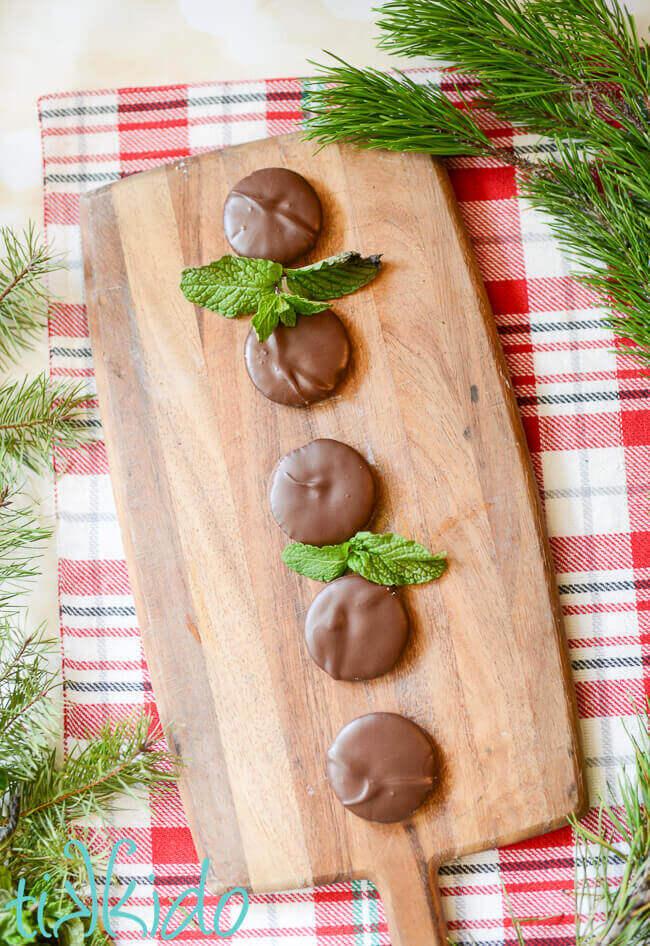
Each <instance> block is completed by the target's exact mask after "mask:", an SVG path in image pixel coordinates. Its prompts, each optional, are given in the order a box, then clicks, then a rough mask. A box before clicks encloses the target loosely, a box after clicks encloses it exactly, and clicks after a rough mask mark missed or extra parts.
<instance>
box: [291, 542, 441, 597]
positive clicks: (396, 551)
mask: <svg viewBox="0 0 650 946" xmlns="http://www.w3.org/2000/svg"><path fill="white" fill-rule="evenodd" d="M282 560H283V561H284V563H285V565H288V566H289V568H291V569H293V571H294V572H298V573H299V574H300V575H306V576H307V578H313V579H315V580H316V581H334V579H335V578H340V577H341V575H343V574H345V572H346V571H347V569H348V568H349V569H350V570H351V571H353V572H357V574H359V575H361V576H362V578H367V579H368V581H374V582H375V583H376V584H378V585H422V584H424V583H425V582H428V581H435V580H436V579H438V578H440V576H441V575H442V573H443V572H444V570H445V568H446V567H447V553H446V552H439V553H438V554H436V555H434V554H433V553H432V552H429V550H428V549H426V548H425V547H424V546H423V545H420V543H419V542H414V541H413V540H412V539H403V538H402V536H401V535H394V534H393V533H392V532H387V533H385V534H384V535H378V534H376V533H374V532H357V534H356V535H354V536H352V538H351V539H350V540H349V541H348V542H342V543H341V544H340V545H323V546H318V545H304V544H303V543H302V542H294V543H293V544H292V545H288V546H287V547H286V548H285V550H284V552H283V553H282Z"/></svg>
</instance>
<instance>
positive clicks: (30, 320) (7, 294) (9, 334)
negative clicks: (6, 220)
mask: <svg viewBox="0 0 650 946" xmlns="http://www.w3.org/2000/svg"><path fill="white" fill-rule="evenodd" d="M62 267H63V259H62V257H61V256H59V255H56V254H53V253H52V250H51V248H50V246H49V245H48V244H47V243H44V242H43V241H42V240H41V239H40V237H39V236H38V234H37V233H36V230H35V227H34V225H33V224H32V223H30V224H29V225H28V226H27V228H26V229H25V231H24V233H23V235H22V238H21V237H18V236H17V235H16V234H15V233H14V232H13V231H12V230H11V229H9V228H8V227H2V228H0V369H2V368H4V367H6V365H7V364H8V363H9V362H11V361H15V360H16V358H17V356H18V355H19V354H20V352H21V351H22V350H23V349H26V348H31V347H32V345H33V342H34V340H35V338H36V337H37V335H38V333H39V332H40V330H41V329H42V328H43V327H44V326H45V325H46V323H47V311H48V300H49V294H48V292H47V289H46V288H45V286H44V285H43V277H44V276H45V275H46V274H47V273H52V272H55V271H56V270H58V269H61V268H62Z"/></svg>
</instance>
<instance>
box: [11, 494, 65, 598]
mask: <svg viewBox="0 0 650 946" xmlns="http://www.w3.org/2000/svg"><path fill="white" fill-rule="evenodd" d="M51 535H52V530H51V529H50V528H48V527H47V526H44V525H43V524H42V523H41V521H40V519H39V516H38V514H37V512H36V511H35V509H34V507H33V505H31V504H29V501H28V499H27V497H25V496H23V495H21V493H20V491H19V490H18V489H12V488H10V486H9V484H5V486H4V487H2V488H0V612H2V611H4V610H5V609H6V608H7V607H8V606H9V604H10V603H11V602H13V601H15V599H16V598H17V597H18V596H19V595H20V594H22V592H23V591H24V590H25V586H26V583H27V582H28V581H29V580H31V579H33V578H36V577H37V576H38V574H39V568H38V560H39V558H40V555H41V551H42V547H43V544H44V543H45V542H46V541H47V540H48V539H49V538H50V536H51Z"/></svg>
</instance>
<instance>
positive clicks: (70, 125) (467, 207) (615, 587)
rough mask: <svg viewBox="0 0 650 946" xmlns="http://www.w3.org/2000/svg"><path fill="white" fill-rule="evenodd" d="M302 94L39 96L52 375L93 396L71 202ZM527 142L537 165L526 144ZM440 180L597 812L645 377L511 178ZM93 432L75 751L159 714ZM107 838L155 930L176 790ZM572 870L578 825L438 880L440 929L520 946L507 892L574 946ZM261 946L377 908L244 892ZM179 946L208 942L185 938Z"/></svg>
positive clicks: (621, 757) (623, 694)
mask: <svg viewBox="0 0 650 946" xmlns="http://www.w3.org/2000/svg"><path fill="white" fill-rule="evenodd" d="M414 77H416V79H417V81H422V82H424V81H429V82H437V83H440V82H442V85H443V88H445V89H446V90H447V91H449V92H450V94H451V85H452V82H451V78H450V76H449V74H444V75H442V76H441V75H440V74H439V73H437V72H434V71H433V70H419V71H416V72H415V73H414ZM455 81H456V83H458V81H459V77H455ZM460 81H461V84H462V83H463V82H464V80H463V79H462V77H461V78H460ZM305 85H306V83H305V81H304V80H300V79H273V80H269V81H254V82H232V83H209V84H201V85H174V86H161V87H158V88H141V89H112V90H107V91H101V92H90V93H65V94H60V95H48V96H45V97H44V98H42V99H41V100H40V102H39V111H40V119H41V127H42V139H43V161H44V189H45V226H46V228H47V236H48V238H49V239H50V240H52V241H53V242H54V244H55V246H56V248H57V249H59V250H65V251H67V253H68V261H69V269H68V271H67V272H66V273H64V274H58V275H57V276H56V277H54V278H53V280H52V283H53V285H52V288H53V289H54V290H55V292H56V293H57V295H58V297H59V299H60V300H61V301H60V302H57V303H56V304H55V305H53V306H52V312H51V321H50V346H51V372H52V375H53V376H54V377H57V378H62V377H63V378H87V379H88V381H89V383H90V384H91V385H92V384H93V364H92V358H91V351H90V344H89V340H88V328H87V324H86V314H85V309H84V297H83V286H82V269H81V252H80V238H79V226H78V223H79V215H78V208H79V195H80V194H81V193H82V192H84V191H86V190H89V189H91V188H94V187H97V186H100V185H102V184H107V183H109V182H110V181H116V180H118V178H120V177H121V176H123V175H125V174H131V173H133V172H134V171H141V170H144V169H146V168H150V167H153V166H155V165H157V164H160V163H163V162H165V161H171V160H175V159H177V158H183V157H186V156H188V155H192V154H196V153H197V152H200V151H204V150H207V149H210V148H217V147H221V146H223V145H230V144H237V143H240V142H244V141H250V140H252V139H256V138H262V137H265V136H267V135H276V134H281V133H283V132H288V131H293V130H296V129H298V128H300V126H301V121H302V113H301V103H302V101H303V96H304V91H305ZM465 85H466V86H467V88H469V86H470V85H471V83H469V82H467V83H465ZM467 88H466V89H465V94H466V93H467ZM470 91H471V90H470ZM491 134H493V135H495V136H496V137H498V138H500V139H502V140H503V141H504V142H508V141H512V129H510V128H507V127H504V126H503V125H498V123H496V122H495V121H492V122H491ZM515 144H516V146H517V147H519V148H522V149H523V150H534V146H533V145H532V144H530V142H528V141H527V140H526V139H524V138H521V137H520V138H518V139H516V140H515ZM448 166H449V169H450V171H451V177H452V182H453V185H454V189H455V191H456V195H457V197H458V200H459V201H460V206H461V209H462V213H463V216H464V218H465V221H466V224H467V227H468V230H469V233H470V235H471V237H472V240H473V243H474V247H475V250H476V254H477V256H478V260H479V263H480V266H481V270H482V274H483V278H484V280H485V284H486V286H487V291H488V293H489V295H490V299H491V301H492V306H493V309H494V314H495V318H496V321H497V324H498V327H499V332H500V335H501V340H502V343H503V346H504V349H505V353H506V356H507V359H508V364H509V366H510V371H511V373H512V378H513V381H514V384H515V388H516V392H517V397H518V400H519V407H520V410H521V413H522V416H523V418H524V423H525V426H526V432H527V436H528V443H529V446H530V450H531V453H532V457H533V462H534V466H535V472H536V475H537V481H538V484H539V488H540V492H541V495H542V499H543V502H544V507H545V511H546V520H547V524H548V530H549V534H550V536H551V544H552V548H553V554H554V557H555V567H556V572H557V580H558V585H559V589H560V594H561V601H562V610H563V613H564V622H565V628H566V633H567V637H568V643H569V648H570V657H571V662H572V667H573V674H574V681H575V686H576V692H577V698H578V706H579V710H580V716H581V720H582V735H583V740H584V750H585V756H586V771H587V776H588V781H589V786H590V790H591V797H592V801H593V800H595V799H597V796H598V793H599V791H602V790H605V788H606V783H607V782H610V783H614V782H615V781H616V776H617V773H618V772H619V771H620V767H621V765H623V764H625V763H626V762H629V761H630V758H631V755H630V746H629V742H628V740H627V737H626V735H625V732H624V729H623V726H622V724H621V722H620V717H621V716H630V715H631V714H632V712H633V710H632V703H631V699H634V698H636V700H637V701H639V702H641V701H642V700H643V698H644V697H645V696H648V695H650V670H649V667H648V659H649V657H650V635H649V617H650V593H649V589H650V525H649V521H648V507H649V505H650V485H649V483H650V407H649V405H650V402H649V401H648V393H649V392H648V381H647V378H646V377H645V376H644V375H643V374H642V372H641V371H640V370H639V368H638V366H636V365H635V363H634V362H632V361H631V360H630V359H629V358H627V357H625V356H623V355H622V354H620V353H619V354H616V353H615V352H614V351H613V349H614V347H615V344H614V339H613V337H612V336H611V335H610V334H609V333H608V332H606V331H604V330H603V328H602V327H601V326H600V319H601V316H602V315H603V309H602V308H601V306H600V305H599V301H598V299H597V298H596V297H595V296H594V295H593V294H591V293H589V292H588V291H586V290H585V289H584V288H582V287H580V286H579V285H578V284H577V283H576V282H575V281H574V280H573V279H572V278H571V265H570V263H569V261H568V260H567V259H566V258H565V257H564V256H563V255H562V254H561V253H560V252H559V251H558V248H557V245H556V244H555V242H554V240H553V239H552V237H551V236H550V233H549V229H548V226H547V223H546V222H545V220H544V219H543V218H542V216H541V215H540V214H538V213H536V212H534V211H533V210H531V208H530V207H529V206H528V204H527V203H526V202H525V201H524V200H522V199H521V198H519V197H518V184H517V174H516V172H515V171H514V169H513V168H511V167H504V166H502V165H501V164H499V163H498V162H495V161H488V160H479V159H465V158H463V159H457V160H454V161H450V162H449V165H448ZM96 427H97V429H96V439H94V440H93V442H92V443H90V444H89V445H88V446H86V447H84V448H83V449H81V450H79V451H77V452H75V453H70V454H61V455H60V456H59V457H58V459H57V462H58V464H59V468H60V470H62V471H63V470H65V475H63V476H62V477H61V479H59V481H58V483H57V504H58V554H59V594H60V613H61V637H62V645H63V670H64V675H65V696H66V702H65V737H66V740H67V742H68V744H69V743H70V741H71V740H74V739H75V738H76V737H77V736H78V735H80V734H82V733H83V732H87V731H88V729H89V728H91V729H92V728H94V727H97V726H98V725H99V724H100V723H102V722H104V721H105V720H106V719H115V718H119V717H121V716H123V715H124V714H126V713H127V712H129V711H131V710H132V709H133V708H134V707H146V708H147V709H148V710H149V711H150V712H151V714H152V715H153V716H154V717H155V714H156V708H155V701H154V696H153V694H152V691H151V684H150V681H149V675H148V672H147V665H146V661H145V657H144V654H143V650H142V644H141V640H140V634H139V631H138V625H137V620H136V615H135V610H134V607H133V600H132V597H131V589H130V585H129V579H128V574H127V569H126V563H125V561H124V552H123V548H122V541H121V538H120V532H119V528H118V524H117V519H116V514H115V507H114V503H113V496H112V492H111V485H110V481H109V473H108V465H107V461H106V451H105V448H104V443H103V441H102V433H101V428H100V425H99V421H97V425H96ZM113 834H114V836H115V837H118V836H127V837H131V838H133V839H134V840H135V841H136V843H137V853H136V854H135V855H134V856H133V857H132V858H130V859H122V860H121V861H120V866H119V871H118V874H119V881H120V882H121V883H122V884H127V883H128V882H129V881H130V880H134V881H135V883H136V885H137V886H136V894H135V898H136V901H137V904H138V907H137V910H138V912H139V914H140V915H141V916H143V917H145V918H147V919H148V920H149V921H150V922H151V918H152V917H153V910H152V902H153V900H152V898H153V887H152V882H151V879H150V875H151V874H152V873H153V874H154V875H155V881H154V883H155V887H156V893H157V894H158V896H159V897H160V898H161V899H164V900H167V901H170V900H172V899H173V898H174V897H176V896H177V895H178V894H179V893H180V892H181V891H182V890H183V889H184V888H185V887H186V886H188V885H189V884H191V883H195V882H196V881H197V880H198V873H199V867H198V864H197V861H196V854H195V851H194V848H193V845H192V840H191V837H190V832H189V830H188V827H187V823H186V820H185V815H184V813H183V809H182V806H181V803H180V800H179V798H178V796H177V795H174V796H173V800H172V801H171V803H170V802H169V801H164V802H163V801H161V800H160V799H157V798H153V799H152V809H151V812H150V813H149V812H146V811H144V810H143V811H142V812H140V813H136V814H134V813H133V812H132V811H128V812H125V813H124V815H123V816H122V817H120V818H116V821H115V826H114V828H113ZM573 870H574V853H573V842H572V837H571V832H570V830H569V829H568V828H567V829H563V830H559V831H556V832H554V833H552V834H549V835H546V836H544V837H540V838H537V839H536V840H534V841H530V842H526V843H524V844H519V845H516V846H514V847H510V848H505V849H502V850H499V851H488V852H486V853H484V854H482V855H479V856H475V857H469V858H465V859H463V860H461V861H458V862H455V863H453V864H450V865H448V866H446V867H445V868H443V870H442V872H441V877H440V883H441V887H442V897H443V903H444V906H445V912H446V914H447V917H448V920H449V932H450V935H451V936H452V937H453V938H454V939H455V940H456V941H457V942H459V943H464V944H467V946H469V944H470V943H475V944H478V946H497V944H503V943H514V934H513V930H512V925H511V923H510V921H509V910H508V905H507V903H506V901H505V898H504V897H503V896H502V892H501V886H500V877H501V878H502V879H503V882H504V883H505V886H506V889H507V891H508V895H509V900H510V905H511V908H512V910H513V911H514V913H515V915H519V916H528V917H530V916H538V917H545V918H546V919H544V920H542V921H541V922H540V923H537V924H531V925H528V926H527V935H528V937H529V940H530V942H533V943H536V944H538V946H539V944H545V946H561V944H570V943H572V942H573V941H574V940H573V900H572V897H571V895H570V891H571V890H572V887H573ZM113 899H114V901H115V898H113ZM133 902H134V901H133V900H132V901H131V903H133ZM133 909H135V908H133ZM224 919H225V917H224ZM257 938H266V939H270V940H272V941H273V942H275V943H283V944H286V946H289V944H291V946H316V944H318V946H352V944H355V946H375V944H387V943H389V937H388V932H387V928H386V922H385V917H384V912H383V909H382V906H381V901H380V899H379V898H378V895H377V892H376V890H375V889H374V888H373V887H372V885H371V884H369V883H365V882H359V881H356V882H352V883H342V884H335V885H331V886H328V887H320V888H318V889H314V890H306V891H298V892H291V893H286V894H277V895H269V896H255V897H253V899H252V906H251V910H250V913H249V916H248V918H247V920H246V922H245V923H244V926H243V928H242V929H241V930H240V932H239V933H238V934H237V939H257ZM186 939H187V940H190V941H192V942H194V941H196V942H204V941H207V939H208V938H207V937H204V936H202V935H200V934H198V933H190V932H189V931H188V933H186V934H184V936H183V940H186ZM118 941H119V943H120V944H126V943H144V942H146V943H153V942H157V940H155V939H150V938H149V939H147V938H146V936H143V935H142V932H141V931H139V930H138V929H136V927H135V926H134V924H133V923H131V922H125V923H124V924H123V932H122V933H121V934H120V936H119V937H118Z"/></svg>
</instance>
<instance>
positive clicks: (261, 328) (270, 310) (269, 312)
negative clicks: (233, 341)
mask: <svg viewBox="0 0 650 946" xmlns="http://www.w3.org/2000/svg"><path fill="white" fill-rule="evenodd" d="M285 306H286V303H285ZM285 306H282V308H283V309H284V307H285ZM280 308H281V299H280V297H279V296H278V295H276V293H274V292H269V293H267V294H266V295H265V296H262V298H261V300H260V304H259V307H258V310H257V312H256V313H255V315H254V316H253V318H252V319H251V324H252V326H253V328H254V329H255V333H256V334H257V338H258V341H260V342H265V341H266V340H267V338H268V337H269V335H271V334H272V332H273V329H274V328H275V326H276V325H277V324H278V322H279V321H280ZM286 308H288V306H286Z"/></svg>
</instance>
